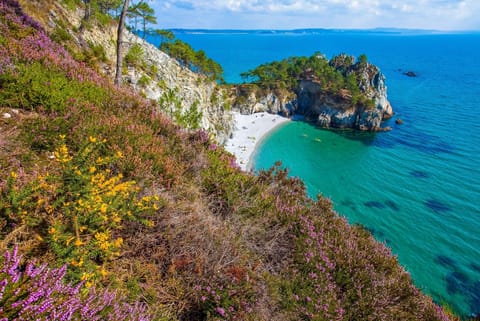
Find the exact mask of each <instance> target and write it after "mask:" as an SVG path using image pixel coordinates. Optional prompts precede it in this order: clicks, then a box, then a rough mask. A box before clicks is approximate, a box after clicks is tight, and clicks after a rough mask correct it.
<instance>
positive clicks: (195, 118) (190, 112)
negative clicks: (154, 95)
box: [159, 88, 202, 129]
mask: <svg viewBox="0 0 480 321" xmlns="http://www.w3.org/2000/svg"><path fill="white" fill-rule="evenodd" d="M176 93H177V90H175V89H170V88H169V89H167V90H166V91H165V92H164V93H163V95H162V97H160V99H159V106H160V109H162V110H163V111H164V112H165V113H166V114H167V115H169V116H170V117H171V118H172V119H173V121H174V122H175V123H177V124H179V125H180V126H182V127H184V128H189V129H198V128H200V121H201V120H202V111H201V110H198V104H199V102H198V101H195V102H194V103H193V104H192V105H191V106H190V107H188V109H186V110H183V108H182V102H181V100H180V99H179V98H178V97H177V95H176Z"/></svg>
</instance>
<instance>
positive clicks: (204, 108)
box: [20, 0, 233, 143]
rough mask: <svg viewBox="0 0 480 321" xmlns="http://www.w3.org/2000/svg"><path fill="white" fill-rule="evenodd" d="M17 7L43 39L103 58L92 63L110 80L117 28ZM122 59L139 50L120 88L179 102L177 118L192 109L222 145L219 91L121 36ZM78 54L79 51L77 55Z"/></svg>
mask: <svg viewBox="0 0 480 321" xmlns="http://www.w3.org/2000/svg"><path fill="white" fill-rule="evenodd" d="M20 2H21V4H22V7H23V8H24V9H25V10H26V12H28V13H29V14H30V15H32V16H34V17H35V19H36V20H37V21H40V22H41V25H42V27H44V28H45V29H46V30H47V31H48V33H50V34H52V35H54V36H55V35H56V34H57V33H60V32H61V34H62V37H61V38H62V39H61V40H62V43H65V44H67V43H69V41H70V44H72V45H71V46H70V48H69V49H70V50H74V51H78V54H79V56H80V55H84V53H85V52H88V51H92V48H97V50H98V51H100V52H101V55H103V57H102V58H101V59H97V58H98V57H91V58H92V59H91V61H92V60H98V61H95V62H96V63H97V66H98V67H99V69H100V71H101V72H102V73H104V74H106V75H107V76H109V77H111V78H112V79H113V77H114V76H115V69H114V62H115V59H116V58H115V57H116V56H115V55H116V48H115V44H116V36H117V34H116V32H117V31H116V25H115V24H114V23H112V24H106V25H99V24H98V23H97V22H93V21H92V23H90V24H88V25H87V26H82V17H83V10H82V9H80V8H76V9H71V8H67V7H66V6H65V5H62V4H60V3H59V2H57V1H55V2H49V3H47V4H45V3H43V1H37V0H35V1H27V0H21V1H20ZM124 37H125V38H124V53H128V52H129V51H130V50H131V48H132V47H133V46H134V45H137V46H140V48H141V51H140V52H137V53H139V55H138V56H137V57H136V58H138V61H136V62H135V63H127V64H126V68H125V69H124V71H123V75H124V76H123V78H124V82H125V83H127V84H129V85H130V86H132V87H133V88H134V89H135V90H136V91H137V92H139V93H140V94H142V95H143V96H145V97H146V98H148V99H153V100H158V99H160V97H162V96H163V95H164V94H165V95H166V94H167V93H174V94H175V96H176V101H178V102H180V105H181V109H182V110H181V111H180V114H181V113H185V112H187V111H188V109H189V108H190V107H191V106H192V105H196V108H197V109H198V111H199V112H201V120H200V127H201V128H204V129H205V130H207V131H209V132H210V133H212V135H213V136H214V137H216V139H217V140H218V141H219V142H220V143H223V142H224V141H225V140H226V139H227V137H228V136H229V135H230V133H231V131H232V127H233V124H232V115H231V111H230V108H229V105H228V104H227V103H226V99H225V97H226V95H225V93H224V91H223V90H222V89H221V88H220V87H219V86H217V84H216V83H215V82H213V81H210V80H208V79H206V77H205V76H203V75H200V74H197V73H194V72H192V71H190V70H189V69H188V68H185V67H183V66H181V65H180V64H179V63H178V62H177V61H176V60H175V59H173V58H171V57H170V56H168V55H167V54H165V53H164V52H162V51H160V50H159V49H158V48H156V47H155V46H153V45H151V44H150V43H148V42H146V41H145V40H143V39H141V38H140V37H138V36H136V35H135V34H133V33H131V32H128V31H126V33H125V36H124ZM79 48H80V49H79Z"/></svg>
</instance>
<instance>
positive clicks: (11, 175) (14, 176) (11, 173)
mask: <svg viewBox="0 0 480 321" xmlns="http://www.w3.org/2000/svg"><path fill="white" fill-rule="evenodd" d="M10 177H11V178H13V179H16V178H17V177H18V174H17V173H15V172H14V171H11V172H10Z"/></svg>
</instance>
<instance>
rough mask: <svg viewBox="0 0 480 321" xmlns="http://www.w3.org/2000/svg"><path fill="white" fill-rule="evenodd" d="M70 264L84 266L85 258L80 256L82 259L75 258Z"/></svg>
mask: <svg viewBox="0 0 480 321" xmlns="http://www.w3.org/2000/svg"><path fill="white" fill-rule="evenodd" d="M70 264H71V265H73V266H82V265H83V259H82V258H80V261H76V260H75V259H72V260H71V261H70Z"/></svg>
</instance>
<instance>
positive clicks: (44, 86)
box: [0, 62, 108, 112]
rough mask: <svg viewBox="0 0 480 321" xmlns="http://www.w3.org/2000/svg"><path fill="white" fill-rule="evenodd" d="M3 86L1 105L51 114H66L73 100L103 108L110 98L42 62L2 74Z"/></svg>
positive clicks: (96, 87)
mask: <svg viewBox="0 0 480 321" xmlns="http://www.w3.org/2000/svg"><path fill="white" fill-rule="evenodd" d="M0 86H1V88H2V90H1V91H0V105H3V106H8V107H12V108H20V109H27V110H45V111H48V112H55V111H56V112H65V111H66V109H67V108H68V107H69V105H70V104H69V102H71V101H72V99H73V100H74V101H85V102H90V103H95V104H99V105H100V104H102V102H104V101H105V99H106V97H107V95H108V94H107V92H106V91H105V90H104V89H101V88H99V87H98V85H96V84H94V83H92V82H90V81H84V82H81V81H78V80H76V79H71V78H68V77H66V76H65V74H64V73H63V72H60V71H57V70H55V69H54V68H49V67H46V66H45V65H43V64H41V63H39V62H34V63H32V64H30V65H24V64H20V65H17V67H16V69H15V70H12V71H11V72H7V73H3V74H0ZM25 88H28V89H29V90H25Z"/></svg>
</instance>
